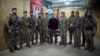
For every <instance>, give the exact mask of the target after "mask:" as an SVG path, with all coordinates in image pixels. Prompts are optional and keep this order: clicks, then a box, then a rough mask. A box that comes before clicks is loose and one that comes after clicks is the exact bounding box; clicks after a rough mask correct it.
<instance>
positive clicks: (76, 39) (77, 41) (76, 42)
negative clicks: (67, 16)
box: [73, 11, 82, 49]
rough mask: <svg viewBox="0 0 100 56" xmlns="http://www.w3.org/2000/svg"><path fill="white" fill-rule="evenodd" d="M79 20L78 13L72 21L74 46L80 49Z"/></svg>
mask: <svg viewBox="0 0 100 56" xmlns="http://www.w3.org/2000/svg"><path fill="white" fill-rule="evenodd" d="M81 26H82V25H81V18H80V16H79V11H77V12H76V15H75V20H74V46H73V47H78V48H79V49H80V44H81V38H80V37H81Z"/></svg>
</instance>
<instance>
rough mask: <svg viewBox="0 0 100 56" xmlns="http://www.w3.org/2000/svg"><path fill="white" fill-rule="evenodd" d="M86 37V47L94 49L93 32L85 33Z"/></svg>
mask: <svg viewBox="0 0 100 56" xmlns="http://www.w3.org/2000/svg"><path fill="white" fill-rule="evenodd" d="M85 37H86V47H87V48H91V49H93V48H94V39H93V32H92V31H85Z"/></svg>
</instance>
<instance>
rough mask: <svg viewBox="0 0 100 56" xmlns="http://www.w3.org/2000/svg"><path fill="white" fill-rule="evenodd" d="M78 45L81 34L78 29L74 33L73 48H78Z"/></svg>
mask: <svg viewBox="0 0 100 56" xmlns="http://www.w3.org/2000/svg"><path fill="white" fill-rule="evenodd" d="M80 45H81V32H80V31H79V30H78V29H76V30H75V31H74V46H76V47H79V48H80Z"/></svg>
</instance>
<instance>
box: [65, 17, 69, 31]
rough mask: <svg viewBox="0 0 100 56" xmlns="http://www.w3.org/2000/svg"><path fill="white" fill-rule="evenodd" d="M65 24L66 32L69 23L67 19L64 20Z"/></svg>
mask: <svg viewBox="0 0 100 56" xmlns="http://www.w3.org/2000/svg"><path fill="white" fill-rule="evenodd" d="M65 24H66V28H67V30H68V28H69V27H68V26H69V23H68V19H67V18H66V19H65Z"/></svg>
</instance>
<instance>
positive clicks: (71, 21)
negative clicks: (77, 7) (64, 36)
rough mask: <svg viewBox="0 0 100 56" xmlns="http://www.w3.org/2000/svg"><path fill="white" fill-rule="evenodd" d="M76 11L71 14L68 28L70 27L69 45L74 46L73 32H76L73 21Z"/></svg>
mask: <svg viewBox="0 0 100 56" xmlns="http://www.w3.org/2000/svg"><path fill="white" fill-rule="evenodd" d="M74 18H75V16H74V11H72V12H71V16H70V17H69V19H68V27H69V35H70V36H69V43H68V44H72V35H73V31H74V29H73V28H74V27H73V21H74Z"/></svg>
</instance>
